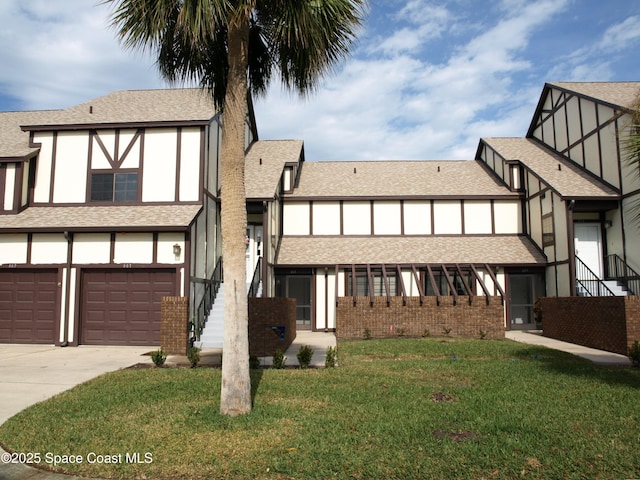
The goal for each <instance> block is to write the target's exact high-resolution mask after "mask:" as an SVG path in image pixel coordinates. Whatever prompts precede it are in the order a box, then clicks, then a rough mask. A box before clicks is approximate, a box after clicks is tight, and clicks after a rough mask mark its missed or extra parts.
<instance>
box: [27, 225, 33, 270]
mask: <svg viewBox="0 0 640 480" xmlns="http://www.w3.org/2000/svg"><path fill="white" fill-rule="evenodd" d="M32 249H33V233H31V232H29V233H27V264H28V265H31V263H32V262H31V253H32V252H31V251H32Z"/></svg>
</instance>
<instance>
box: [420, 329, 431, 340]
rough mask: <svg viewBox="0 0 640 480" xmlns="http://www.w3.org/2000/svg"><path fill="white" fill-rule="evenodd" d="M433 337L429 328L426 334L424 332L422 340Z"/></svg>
mask: <svg viewBox="0 0 640 480" xmlns="http://www.w3.org/2000/svg"><path fill="white" fill-rule="evenodd" d="M430 336H431V332H430V331H429V329H428V328H427V329H426V330H425V331H424V332H422V338H428V337H430Z"/></svg>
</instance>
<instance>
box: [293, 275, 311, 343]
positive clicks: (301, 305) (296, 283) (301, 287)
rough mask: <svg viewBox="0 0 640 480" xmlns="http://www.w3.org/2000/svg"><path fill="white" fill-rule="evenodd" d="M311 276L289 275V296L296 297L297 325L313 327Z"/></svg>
mask: <svg viewBox="0 0 640 480" xmlns="http://www.w3.org/2000/svg"><path fill="white" fill-rule="evenodd" d="M311 279H312V277H311V276H306V275H305V276H302V275H291V276H288V277H287V297H289V298H295V299H296V327H297V329H298V330H310V329H311Z"/></svg>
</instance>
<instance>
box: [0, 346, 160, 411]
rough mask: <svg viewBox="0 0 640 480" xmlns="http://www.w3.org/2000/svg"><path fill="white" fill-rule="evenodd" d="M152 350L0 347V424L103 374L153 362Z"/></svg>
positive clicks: (147, 348)
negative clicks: (150, 353)
mask: <svg viewBox="0 0 640 480" xmlns="http://www.w3.org/2000/svg"><path fill="white" fill-rule="evenodd" d="M152 350H154V348H153V347H91V346H80V347H54V346H51V345H3V344H0V424H2V423H4V422H5V421H6V420H7V419H9V418H10V417H12V416H13V415H15V414H16V413H18V412H20V411H21V410H24V409H25V408H27V407H29V406H31V405H33V404H35V403H38V402H41V401H43V400H46V399H48V398H50V397H52V396H54V395H56V394H58V393H60V392H63V391H65V390H68V389H70V388H72V387H74V386H75V385H78V384H79V383H82V382H86V381H87V380H91V379H92V378H94V377H97V376H99V375H102V374H103V373H107V372H111V371H114V370H118V369H121V368H125V367H129V366H131V365H134V364H136V363H151V357H150V356H148V355H146V356H143V354H145V353H148V352H150V351H152Z"/></svg>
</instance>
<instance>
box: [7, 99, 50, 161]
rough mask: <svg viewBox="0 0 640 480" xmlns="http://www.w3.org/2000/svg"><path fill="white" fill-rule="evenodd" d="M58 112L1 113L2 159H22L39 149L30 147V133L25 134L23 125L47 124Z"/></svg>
mask: <svg viewBox="0 0 640 480" xmlns="http://www.w3.org/2000/svg"><path fill="white" fill-rule="evenodd" d="M55 114H57V111H56V110H43V111H33V112H0V158H15V157H18V158H22V157H25V156H27V155H29V154H31V153H33V152H36V151H37V150H38V148H37V147H36V148H34V147H30V146H29V132H23V131H22V130H21V129H20V126H21V125H25V124H28V123H41V122H45V121H47V120H48V118H50V117H51V116H52V115H55Z"/></svg>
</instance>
